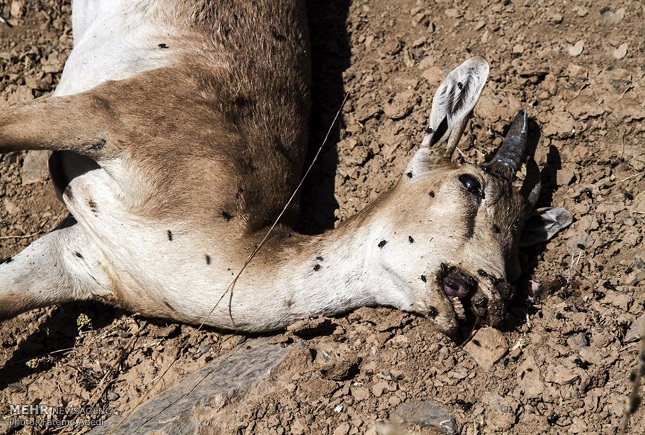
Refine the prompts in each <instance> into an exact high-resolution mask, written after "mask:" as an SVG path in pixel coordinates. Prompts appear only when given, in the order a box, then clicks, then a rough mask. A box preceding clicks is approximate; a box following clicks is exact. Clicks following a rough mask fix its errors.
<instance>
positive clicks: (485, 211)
mask: <svg viewBox="0 0 645 435" xmlns="http://www.w3.org/2000/svg"><path fill="white" fill-rule="evenodd" d="M487 76H488V64H487V63H486V61H485V60H484V59H482V58H479V57H475V58H472V59H470V60H468V61H466V62H465V63H464V64H462V65H461V66H459V67H458V68H456V69H455V70H454V71H452V72H451V73H450V75H449V76H448V77H447V78H446V80H445V81H444V82H443V83H442V84H441V86H440V87H439V89H438V90H437V93H436V94H435V97H434V100H433V104H432V113H431V116H430V125H429V129H428V135H427V136H426V137H425V139H424V141H423V143H422V146H421V148H420V149H419V151H417V153H416V154H415V155H414V157H413V158H412V159H411V161H410V162H409V164H408V166H407V168H406V170H405V174H404V175H403V176H402V178H401V180H400V182H399V183H398V184H397V186H396V187H395V189H394V190H393V191H392V192H391V194H390V195H389V196H388V197H386V198H385V199H384V203H383V204H382V207H385V208H386V209H388V215H389V219H390V220H389V221H388V222H387V223H386V222H383V223H382V225H381V227H382V228H384V232H383V235H384V238H383V239H384V241H385V242H386V243H385V244H383V243H381V246H380V247H379V248H378V250H377V251H376V258H377V262H378V264H379V266H380V268H381V270H383V274H382V276H383V277H387V278H385V279H391V280H392V281H394V285H392V286H390V287H391V288H397V289H400V290H398V291H400V294H397V295H394V300H396V301H397V302H396V305H397V306H398V307H399V308H401V309H403V310H407V311H413V312H417V313H420V314H423V315H425V316H427V317H428V318H429V319H431V320H432V321H434V322H435V323H436V325H437V327H438V328H439V329H440V330H442V331H443V332H446V333H448V334H451V333H454V332H455V331H456V330H457V329H458V327H459V324H460V321H463V320H466V319H467V318H469V319H471V320H472V319H473V318H477V319H479V320H481V321H482V322H483V323H487V324H490V325H493V326H496V325H499V323H500V322H501V321H502V320H503V319H504V316H505V303H506V301H508V300H509V299H510V298H512V297H513V294H514V287H513V285H512V282H513V281H514V280H515V279H517V278H518V277H519V274H520V270H519V261H518V247H519V245H520V243H521V241H522V240H521V236H522V230H523V228H524V226H525V223H526V222H527V219H528V218H529V217H530V216H532V215H533V216H534V218H531V222H533V221H535V222H537V223H538V227H539V228H537V229H538V230H539V231H542V234H543V235H544V237H543V240H544V239H546V238H549V237H551V236H553V234H555V232H557V230H559V229H560V228H563V227H565V226H567V225H568V224H569V223H570V222H571V214H570V213H569V212H567V211H566V210H564V209H548V210H543V211H542V213H541V214H538V215H535V214H534V213H535V212H534V210H533V209H534V206H535V203H536V201H537V198H538V196H539V188H540V185H539V182H534V183H532V182H531V181H530V179H535V178H538V179H539V177H526V179H525V182H524V185H523V186H522V187H521V188H518V187H516V186H515V185H514V181H515V174H516V172H517V170H518V169H519V167H520V166H521V165H522V163H523V162H524V161H525V158H526V156H525V153H526V142H527V130H528V128H527V127H528V120H527V116H526V113H525V112H524V111H520V112H519V113H518V115H517V116H516V118H515V120H514V121H513V123H512V125H511V127H510V130H509V132H508V134H507V136H506V138H505V139H504V142H503V144H502V145H501V147H500V148H499V149H498V151H497V153H496V154H495V155H494V157H493V158H492V159H491V160H490V161H488V162H486V163H484V164H480V165H477V164H464V165H461V166H459V165H456V164H454V163H453V162H451V155H452V154H453V151H454V149H455V147H456V145H457V142H458V140H459V138H460V136H461V134H462V132H463V129H464V127H465V125H466V123H467V121H468V118H469V116H470V114H471V113H472V109H473V107H474V106H475V103H476V102H477V100H478V98H479V95H480V93H481V90H482V88H483V86H484V84H485V82H486V79H487ZM444 143H446V144H447V145H446V148H445V151H444V148H443V146H442V144H444ZM533 169H537V168H533ZM392 217H394V219H392ZM532 225H533V224H532ZM387 234H390V235H391V236H390V237H391V238H392V239H394V240H392V241H393V242H394V243H388V240H387V239H386V237H385V235H387Z"/></svg>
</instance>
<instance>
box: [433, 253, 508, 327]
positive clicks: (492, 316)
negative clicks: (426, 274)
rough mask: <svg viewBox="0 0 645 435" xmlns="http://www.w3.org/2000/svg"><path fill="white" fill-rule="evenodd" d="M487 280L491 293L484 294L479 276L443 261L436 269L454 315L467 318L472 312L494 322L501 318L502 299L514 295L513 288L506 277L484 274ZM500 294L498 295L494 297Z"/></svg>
mask: <svg viewBox="0 0 645 435" xmlns="http://www.w3.org/2000/svg"><path fill="white" fill-rule="evenodd" d="M480 277H481V278H482V279H488V280H490V284H491V287H492V288H491V290H492V293H493V295H492V296H488V295H486V294H485V293H484V292H483V291H482V289H481V286H480V285H479V282H478V280H476V279H475V278H473V277H472V276H470V275H469V274H467V273H465V272H463V271H462V270H460V269H458V268H457V267H455V266H447V265H445V264H444V265H442V267H441V272H440V273H439V286H440V288H441V289H442V290H443V292H444V293H445V295H446V296H447V297H448V299H450V301H451V302H452V305H453V308H454V309H455V313H456V314H457V317H459V318H460V319H461V320H466V316H467V315H470V316H472V315H474V316H475V317H476V318H478V319H479V320H480V321H482V322H483V323H487V324H489V325H492V326H496V325H498V324H499V323H501V321H502V320H503V319H504V316H505V305H504V303H505V301H507V300H510V299H512V298H513V296H514V294H515V288H514V287H513V286H512V285H511V284H509V283H507V282H506V281H503V280H500V279H495V278H493V277H492V276H489V275H486V276H483V275H482V274H481V273H480ZM497 295H499V297H496V296H497Z"/></svg>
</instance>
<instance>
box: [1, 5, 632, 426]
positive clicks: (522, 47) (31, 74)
mask: <svg viewBox="0 0 645 435" xmlns="http://www.w3.org/2000/svg"><path fill="white" fill-rule="evenodd" d="M308 8H309V16H310V23H311V24H310V25H311V37H312V55H313V62H314V74H313V80H314V88H313V111H312V117H311V143H310V148H311V149H312V150H314V151H315V149H316V148H317V147H318V146H319V145H320V144H321V143H322V141H323V139H324V136H325V133H326V131H327V129H328V128H329V126H330V125H331V124H332V120H333V117H334V115H335V114H336V111H337V110H338V108H339V107H340V105H341V102H342V100H343V97H344V95H345V93H348V99H347V101H346V103H345V104H344V105H343V107H342V111H341V117H340V118H341V121H340V123H339V124H337V125H336V127H335V128H334V129H332V134H331V135H330V138H329V140H328V141H327V143H326V144H325V145H324V147H323V151H322V154H321V157H320V159H319V160H318V161H317V162H316V164H315V166H314V169H313V171H312V174H311V177H310V178H309V179H308V180H307V183H306V184H305V187H304V191H303V207H302V210H303V215H302V218H301V220H300V223H299V229H300V230H301V231H303V232H307V233H319V232H321V231H324V230H325V229H329V228H332V227H334V226H335V225H338V223H339V222H342V221H343V220H346V219H347V218H348V217H350V216H351V215H353V214H355V213H356V212H357V211H359V210H361V209H363V208H364V207H366V206H367V205H368V204H370V203H371V202H372V201H374V200H375V198H377V197H378V196H379V195H380V194H381V193H383V192H385V191H387V190H388V189H390V188H391V187H392V186H393V184H394V183H395V182H396V181H397V179H398V178H399V177H400V176H401V174H402V171H403V169H404V168H405V165H406V162H407V160H408V159H409V158H410V157H411V155H412V153H413V152H414V150H415V149H416V147H417V146H418V144H419V143H420V141H421V138H422V136H423V131H424V127H425V125H426V122H427V116H428V114H429V109H430V105H431V99H432V95H433V92H434V90H435V89H436V87H437V85H438V84H439V83H440V81H441V80H442V78H443V77H444V76H445V74H446V73H447V71H449V70H450V69H451V68H453V67H454V66H456V65H458V64H459V63H461V62H462V61H463V60H464V59H465V58H467V57H470V56H472V55H481V56H483V57H485V58H486V59H487V60H488V61H489V63H490V65H491V77H490V80H489V83H488V84H487V86H486V88H485V89H484V91H483V94H482V97H481V100H480V102H479V104H478V106H477V107H476V109H475V111H474V116H473V118H472V120H471V122H470V123H469V125H468V127H467V129H466V131H465V134H464V137H463V138H462V140H461V142H460V144H459V152H458V155H457V156H456V157H455V158H456V159H457V160H460V161H463V160H466V161H473V162H481V161H483V159H484V158H485V156H486V155H488V154H490V153H491V151H492V150H494V149H495V148H496V147H497V146H498V145H499V144H500V143H501V140H502V137H503V134H504V132H505V129H506V128H507V127H508V124H509V122H510V120H511V118H512V117H513V115H514V114H515V112H516V111H517V110H518V109H520V108H526V109H527V110H528V113H529V114H530V117H531V118H532V120H533V121H534V124H535V127H534V128H533V130H532V132H531V133H532V137H533V138H534V140H535V142H536V143H537V148H536V152H535V158H536V161H537V162H538V164H540V166H541V167H543V168H545V169H544V171H543V174H542V179H543V183H544V191H543V193H542V196H541V198H540V204H539V205H541V206H546V205H549V204H552V205H556V206H562V207H566V208H567V209H569V210H570V211H571V212H572V213H573V214H574V217H575V221H574V223H573V224H572V225H571V226H570V227H569V228H567V229H566V230H564V231H562V232H561V233H559V234H558V235H557V236H556V237H555V238H554V239H553V240H552V241H550V242H548V243H546V244H542V245H540V246H537V247H531V248H527V249H525V250H524V251H522V253H521V256H522V258H521V260H522V262H523V265H524V271H525V272H524V275H523V277H522V279H521V280H520V283H519V286H518V289H519V296H518V297H517V298H516V300H515V301H514V302H513V304H512V306H511V307H510V310H509V311H510V314H509V319H508V321H507V322H506V323H505V325H504V326H503V327H502V328H501V329H500V330H499V331H498V330H493V329H490V328H482V329H479V330H478V331H477V332H476V334H475V336H474V337H473V339H472V340H470V341H469V342H468V343H466V344H465V345H464V344H463V343H455V342H453V341H451V340H449V339H448V338H447V337H445V336H442V335H441V334H438V333H436V332H434V331H433V330H432V328H431V327H430V325H428V324H427V323H426V322H425V321H424V319H422V318H418V317H415V316H413V315H410V314H405V313H402V312H398V311H395V310H391V309H388V308H376V309H372V308H363V309H359V310H356V311H354V312H352V313H349V314H347V315H343V316H339V317H335V318H330V319H319V320H317V321H315V322H313V326H312V325H309V326H308V325H304V326H302V328H301V329H300V330H298V329H297V328H296V330H295V331H290V332H285V333H282V334H276V335H273V336H271V337H270V340H272V341H273V342H275V343H282V345H288V343H289V342H292V341H298V343H300V345H299V346H294V347H293V349H292V350H291V351H290V352H291V353H290V354H289V356H288V358H287V360H286V362H283V363H281V365H280V366H279V367H278V369H276V370H275V371H274V373H272V375H271V376H270V378H269V379H268V380H266V382H265V383H264V384H263V387H262V390H261V391H255V392H254V394H250V395H247V396H243V397H238V398H233V399H231V400H230V403H227V404H226V405H225V408H224V409H225V410H226V415H228V416H229V418H228V419H225V420H223V421H222V422H221V426H220V427H219V428H218V431H220V433H241V434H251V433H258V434H286V433H293V434H304V433H315V434H319V433H320V434H334V435H343V434H358V433H361V434H362V433H370V434H376V433H380V434H386V433H406V432H411V433H435V431H436V430H437V428H431V427H427V426H426V425H424V424H415V423H414V418H413V417H411V416H410V414H411V413H413V412H412V411H410V410H411V409H413V410H415V409H416V411H419V412H421V413H423V412H424V410H425V411H428V412H429V409H424V407H426V408H428V407H436V408H437V409H443V410H444V411H447V412H448V413H449V414H450V416H451V417H452V418H453V419H454V424H453V425H451V426H450V425H449V426H450V427H443V429H442V430H444V431H445V432H453V433H460V434H469V435H474V434H480V433H517V434H525V433H531V434H538V433H540V434H542V433H586V434H600V433H603V434H613V433H617V431H618V428H619V426H620V423H621V420H622V416H623V414H624V413H625V409H626V404H627V400H628V399H627V398H628V396H629V392H630V391H631V389H632V379H631V378H630V373H631V372H632V370H633V369H634V368H635V367H636V364H637V353H638V346H639V342H638V337H639V326H638V325H639V320H640V322H643V318H644V317H643V316H644V314H643V313H644V312H645V291H644V289H645V253H644V250H643V219H644V218H645V177H644V175H643V174H644V169H645V145H644V144H643V138H644V136H643V118H644V116H645V111H644V107H643V105H644V103H643V101H645V93H644V90H643V77H644V71H643V66H644V65H645V57H644V54H643V43H644V41H645V24H644V23H645V21H644V18H643V12H644V11H643V3H642V2H639V1H637V0H618V1H612V2H610V1H608V0H607V1H603V0H581V1H565V0H501V1H498V0H434V1H423V0H400V1H397V2H394V1H386V0H355V1H351V2H350V1H347V0H332V1H322V0H310V1H308ZM70 10H71V7H70V4H69V2H68V1H62V2H59V1H54V0H14V1H4V2H2V1H0V18H2V19H1V20H0V110H3V109H4V108H6V107H8V106H11V105H13V104H18V103H21V102H24V101H29V100H31V99H34V98H40V97H46V96H47V95H48V94H49V93H50V92H51V91H52V90H53V89H54V88H55V86H56V83H57V81H58V79H59V75H60V72H61V70H62V68H63V65H64V62H65V59H66V58H67V56H68V55H69V53H70V50H71V46H72V33H71V23H70ZM51 122H56V120H55V119H52V120H51ZM312 154H313V152H312ZM46 160H47V156H46V155H44V154H43V153H41V152H28V153H24V152H19V153H10V154H4V155H2V156H0V258H1V257H8V256H11V255H15V254H16V253H18V252H19V251H20V250H21V249H23V248H24V247H26V246H27V245H28V244H29V243H30V242H32V241H33V240H35V239H36V238H38V237H39V236H40V235H42V234H44V233H46V232H47V231H50V230H51V229H53V228H54V227H55V226H56V225H57V224H58V223H59V222H60V221H61V219H62V218H63V217H64V216H65V214H66V213H65V210H64V208H63V207H62V205H61V204H60V203H59V202H58V200H57V199H56V196H55V194H54V192H53V189H52V187H51V184H50V182H49V180H48V174H47V171H46ZM303 331H304V332H303ZM247 339H248V338H247V337H245V336H243V335H237V334H230V333H221V332H217V331H212V330H197V328H195V327H192V326H187V325H180V324H174V323H169V322H164V321H159V320H151V319H144V318H141V317H139V316H136V315H133V314H131V313H127V312H123V311H121V310H118V309H115V308H111V307H107V306H98V305H93V304H69V305H65V306H60V307H53V308H47V309H40V310H35V311H31V312H28V313H25V314H23V315H20V316H19V317H17V318H14V319H11V320H9V321H5V322H3V323H1V324H0V390H1V391H0V415H2V416H3V419H2V420H1V421H0V433H21V434H22V433H25V434H26V433H45V432H57V431H59V429H57V428H52V427H50V428H42V427H33V426H20V425H16V424H11V423H10V422H9V421H8V417H9V405H11V404H37V403H48V404H55V405H60V406H81V405H87V404H97V405H100V406H103V407H106V408H110V409H111V410H113V411H114V412H118V413H126V412H128V411H129V410H131V409H132V408H133V407H134V406H136V403H137V402H138V401H139V399H140V398H141V397H142V395H144V394H148V395H154V394H155V393H156V392H159V391H162V390H164V389H166V388H167V387H168V386H170V385H172V384H173V383H174V382H176V381H177V380H178V379H180V378H181V377H183V376H184V375H186V374H188V373H191V372H193V371H195V370H196V369H199V368H201V367H203V366H205V365H206V364H207V363H208V362H209V361H211V360H213V359H215V358H217V357H219V356H221V355H224V354H226V353H227V352H229V351H230V350H231V349H233V348H235V347H236V346H239V345H240V344H241V343H243V342H244V341H245V340H247ZM175 359H176V362H175V364H174V365H172V366H171V368H170V369H169V370H167V368H168V366H169V365H170V363H171V362H172V361H173V360H175ZM166 370H167V371H166ZM164 372H165V373H164ZM162 373H164V374H163V377H161V381H160V382H156V381H157V380H158V379H159V377H160V375H161V374H162ZM151 390H152V391H151ZM640 394H641V395H643V389H642V387H641V390H640ZM415 407H416V408H415ZM643 408H644V407H642V406H641V407H640V408H639V409H637V410H636V412H635V414H634V415H632V416H631V418H630V419H629V424H628V426H627V432H628V433H634V434H641V433H643V432H644V431H645V410H644V409H643ZM406 413H407V414H406ZM417 423H423V422H419V421H417ZM76 430H83V429H79V428H76V429H74V431H76ZM211 430H212V428H211ZM66 432H67V433H69V432H73V431H71V430H70V429H67V430H66ZM205 433H206V432H205Z"/></svg>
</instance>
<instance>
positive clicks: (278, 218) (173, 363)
mask: <svg viewBox="0 0 645 435" xmlns="http://www.w3.org/2000/svg"><path fill="white" fill-rule="evenodd" d="M347 97H349V92H346V93H345V97H344V98H343V101H342V102H341V103H340V107H339V108H338V111H337V112H336V115H335V116H334V120H333V121H332V123H331V125H330V126H329V129H328V130H327V134H326V135H325V139H324V140H323V141H322V143H321V144H320V147H318V151H316V154H315V155H314V158H313V159H312V161H311V163H310V164H309V167H308V168H307V170H306V171H305V173H304V175H303V176H302V178H301V179H300V183H298V186H297V187H296V189H295V190H294V191H293V194H292V195H291V197H290V198H289V200H288V201H287V203H286V204H285V206H284V207H283V208H282V211H281V212H280V214H279V215H278V217H277V218H276V219H275V221H274V222H273V225H271V227H270V228H269V230H268V231H267V233H266V235H265V236H264V238H263V239H262V240H261V241H260V243H259V244H258V245H257V246H256V247H255V249H254V250H253V252H252V253H251V255H249V257H248V258H247V259H246V261H245V262H244V264H243V265H242V268H241V269H240V271H239V272H238V273H237V275H235V278H233V281H232V282H231V283H230V284H229V285H228V287H226V291H225V292H224V293H223V294H222V296H220V298H219V299H218V300H217V303H216V304H215V306H214V307H213V308H212V309H211V310H210V311H209V312H208V314H207V315H206V317H205V318H204V320H203V321H202V322H201V323H200V324H199V327H198V328H197V331H198V332H199V331H200V330H201V329H202V328H203V326H204V325H205V324H206V321H207V320H208V318H209V317H210V316H211V314H213V311H215V309H216V308H217V306H218V305H219V303H220V302H221V301H222V299H224V297H225V296H226V294H227V293H229V292H230V295H229V302H228V315H229V317H230V318H231V322H233V326H235V321H234V320H233V313H232V308H231V306H232V302H233V288H234V287H235V284H236V283H237V280H238V279H239V278H240V276H241V275H242V272H244V270H245V269H246V267H247V266H248V265H249V263H251V261H252V260H253V258H254V257H255V256H256V255H257V253H258V252H259V251H260V249H262V246H263V245H264V244H265V243H266V241H267V240H268V239H269V236H270V235H271V233H272V232H273V230H274V229H275V227H276V226H277V225H278V222H279V221H280V219H281V218H282V216H283V215H284V213H285V212H286V211H287V208H288V207H289V205H291V203H292V202H293V200H294V198H295V197H296V194H297V193H298V191H299V190H300V188H301V187H302V184H303V183H304V181H305V179H306V178H307V176H308V175H309V173H310V172H311V169H312V168H313V167H314V164H315V163H316V161H317V160H318V157H320V153H321V152H322V149H323V147H324V146H325V144H326V143H327V139H329V135H330V134H331V131H332V129H333V128H334V125H336V121H337V120H338V117H339V116H340V113H341V111H342V110H343V106H344V105H345V102H346V101H347ZM182 354H183V352H181V351H179V352H177V355H175V358H174V359H173V360H172V362H171V363H170V364H169V365H168V367H167V368H166V369H165V370H164V371H163V372H162V373H161V375H160V376H159V377H158V378H157V380H156V381H155V382H154V383H153V384H152V387H151V388H150V389H148V391H147V392H146V393H145V394H143V395H142V396H141V397H140V398H139V400H138V401H137V403H136V404H135V405H134V407H133V408H132V409H131V410H130V412H128V413H127V414H126V415H125V416H124V417H123V419H122V420H121V421H120V422H119V423H118V424H117V425H116V426H114V428H112V429H111V430H110V432H109V435H111V434H113V433H114V431H116V430H117V429H118V428H119V427H120V426H121V425H122V424H123V423H124V422H125V421H126V420H127V419H128V418H129V417H130V416H131V415H132V413H133V412H134V411H136V410H137V408H138V407H139V406H141V403H143V401H144V400H145V399H146V397H147V396H148V393H149V392H150V391H152V390H154V389H155V387H156V386H157V384H158V383H159V382H161V380H162V379H163V378H164V376H165V375H166V373H168V371H169V370H170V369H171V368H172V367H173V366H174V365H175V363H176V362H177V361H179V358H180V357H181V355H182Z"/></svg>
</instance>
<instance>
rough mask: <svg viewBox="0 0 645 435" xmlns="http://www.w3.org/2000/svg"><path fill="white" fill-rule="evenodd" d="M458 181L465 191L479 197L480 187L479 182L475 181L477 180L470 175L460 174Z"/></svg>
mask: <svg viewBox="0 0 645 435" xmlns="http://www.w3.org/2000/svg"><path fill="white" fill-rule="evenodd" d="M459 181H460V182H461V184H463V185H464V187H465V188H466V190H467V191H469V192H470V193H475V194H477V195H481V193H482V185H481V184H479V180H477V178H475V177H473V176H472V175H470V174H461V175H460V176H459Z"/></svg>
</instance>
